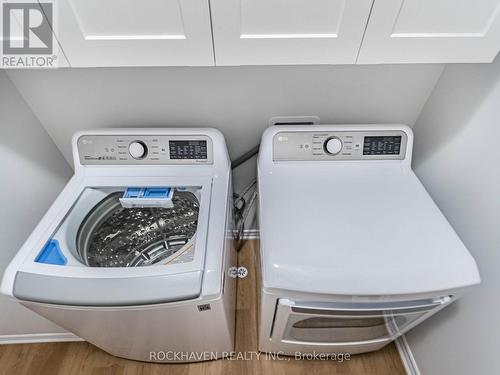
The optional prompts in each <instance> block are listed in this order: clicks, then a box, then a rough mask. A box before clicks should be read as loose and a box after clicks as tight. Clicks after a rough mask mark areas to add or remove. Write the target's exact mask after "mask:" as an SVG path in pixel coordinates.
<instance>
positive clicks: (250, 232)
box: [243, 229, 260, 240]
mask: <svg viewBox="0 0 500 375" xmlns="http://www.w3.org/2000/svg"><path fill="white" fill-rule="evenodd" d="M259 238H260V232H259V230H258V229H245V230H244V231H243V239H244V240H257V239H259Z"/></svg>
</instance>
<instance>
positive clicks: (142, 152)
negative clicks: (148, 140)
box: [128, 141, 148, 159]
mask: <svg viewBox="0 0 500 375" xmlns="http://www.w3.org/2000/svg"><path fill="white" fill-rule="evenodd" d="M128 152H129V154H130V156H132V157H133V158H134V159H142V158H144V157H145V156H146V154H147V153H148V149H147V147H146V145H145V144H144V143H143V142H141V141H134V142H132V143H131V144H129V145H128Z"/></svg>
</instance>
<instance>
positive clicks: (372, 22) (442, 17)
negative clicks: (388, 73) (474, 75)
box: [358, 0, 500, 64]
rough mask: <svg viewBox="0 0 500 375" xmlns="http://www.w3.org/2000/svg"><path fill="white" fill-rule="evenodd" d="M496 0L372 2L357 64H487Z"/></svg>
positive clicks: (499, 4)
mask: <svg viewBox="0 0 500 375" xmlns="http://www.w3.org/2000/svg"><path fill="white" fill-rule="evenodd" d="M499 14H500V0H480V1H477V0H375V2H374V4H373V9H372V12H371V15H370V19H369V21H368V27H367V29H366V32H365V36H364V39H363V44H362V46H361V51H360V53H359V58H358V63H361V64H378V63H413V62H429V63H430V62H444V63H446V62H491V61H492V60H493V59H494V58H495V56H496V54H497V52H498V50H499V48H500V17H499Z"/></svg>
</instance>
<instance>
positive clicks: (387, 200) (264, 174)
mask: <svg viewBox="0 0 500 375" xmlns="http://www.w3.org/2000/svg"><path fill="white" fill-rule="evenodd" d="M377 131H384V132H403V131H404V132H405V133H406V134H407V138H408V144H407V146H408V147H407V149H406V155H404V154H403V155H402V156H401V157H400V158H399V159H395V158H392V159H390V160H383V159H381V156H379V155H376V156H375V157H373V158H371V157H368V156H366V155H364V154H363V153H362V152H363V151H362V150H361V151H359V152H358V153H359V154H361V156H359V157H357V159H355V156H353V155H352V154H353V153H354V152H355V151H352V150H351V149H349V150H348V152H346V153H345V155H344V154H342V153H339V154H338V155H339V156H338V157H337V158H336V157H335V156H330V155H328V154H326V151H323V149H321V148H320V147H318V148H317V149H316V150H315V149H314V147H316V146H315V143H314V142H316V141H315V140H316V139H321V138H320V136H321V137H323V138H324V139H326V140H328V139H331V138H329V137H335V136H338V137H344V139H346V141H345V143H346V144H347V145H349V143H348V142H349V140H350V139H352V138H348V137H353V138H354V139H356V137H357V138H358V139H359V138H360V137H362V136H363V135H365V134H370V137H371V136H372V135H376V132H377ZM342 132H344V133H342ZM346 132H347V133H346ZM357 132H360V133H361V135H358V133H357ZM346 134H347V135H346ZM411 139H412V134H411V130H410V129H409V128H407V127H405V126H392V127H391V126H384V125H373V126H348V125H346V126H327V125H325V126H323V125H322V126H316V127H315V126H310V127H271V128H269V129H268V130H267V131H266V133H265V134H264V136H263V139H262V143H261V153H260V155H259V166H258V172H259V199H260V206H259V210H260V231H261V249H262V264H263V286H264V287H265V288H273V289H284V290H290V291H300V292H306V293H322V294H330V295H332V294H336V295H350V296H353V295H354V296H366V295H368V296H369V295H371V296H385V295H408V294H419V293H430V292H435V291H445V290H452V289H457V288H462V287H466V286H470V285H474V284H477V283H478V282H479V273H478V270H477V266H476V264H475V261H474V259H473V258H472V256H471V255H470V254H469V252H468V250H467V249H466V248H465V246H464V244H463V243H462V241H461V240H460V239H459V237H458V236H457V234H456V233H455V231H454V230H453V228H452V227H451V226H450V224H449V223H448V222H447V220H446V218H445V217H444V216H443V214H442V213H441V212H440V210H439V208H438V207H437V206H436V204H435V203H434V202H433V201H432V199H431V197H430V196H429V194H428V193H427V192H426V190H425V188H424V187H423V186H422V184H421V183H420V181H419V180H418V178H417V177H416V175H415V174H414V172H413V171H412V170H411V168H410V159H411ZM296 140H297V141H296ZM311 140H312V146H311V143H308V142H311ZM273 142H274V144H273ZM358 143H360V144H361V145H362V144H363V141H362V138H361V140H360V141H359V142H354V145H353V147H355V146H356V144H358ZM280 144H284V145H283V146H281V145H280ZM273 146H274V147H281V149H280V150H278V151H281V150H283V149H285V151H286V153H284V152H281V153H279V152H275V153H274V154H273V152H272V149H273ZM311 149H312V153H311V151H309V150H311ZM361 149H362V147H361ZM283 155H284V156H283ZM382 156H383V155H382ZM391 157H392V156H391ZM279 158H281V159H286V160H276V159H279ZM377 158H378V159H377Z"/></svg>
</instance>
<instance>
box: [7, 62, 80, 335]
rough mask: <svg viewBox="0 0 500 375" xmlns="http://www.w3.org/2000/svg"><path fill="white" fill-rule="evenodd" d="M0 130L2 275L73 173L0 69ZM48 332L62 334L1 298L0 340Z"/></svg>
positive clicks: (57, 328) (47, 323)
mask: <svg viewBox="0 0 500 375" xmlns="http://www.w3.org/2000/svg"><path fill="white" fill-rule="evenodd" d="M0 129H1V132H0V176H1V182H0V184H1V188H0V192H1V194H2V208H1V210H0V244H1V245H0V275H2V274H3V270H4V268H5V267H6V266H7V264H8V263H9V261H10V260H11V258H12V257H13V256H14V254H15V253H16V252H17V250H19V248H20V246H21V245H22V244H23V242H24V241H25V240H26V238H27V237H28V235H29V234H30V233H31V231H32V230H33V228H34V227H35V225H36V224H37V223H38V221H39V220H40V218H41V217H42V215H43V214H44V213H45V211H46V210H47V209H48V207H49V206H50V204H51V203H52V202H53V201H54V199H55V197H56V196H57V194H58V193H59V192H60V191H61V189H62V188H63V186H64V184H65V183H66V181H67V179H68V178H69V177H70V175H71V173H72V171H71V168H70V166H69V165H68V163H67V162H66V160H65V159H64V158H63V156H62V154H61V153H60V152H59V150H58V149H57V147H56V145H55V144H54V142H53V141H52V140H51V139H50V137H49V136H48V134H47V133H46V131H45V130H44V129H43V127H42V126H41V124H40V122H39V121H38V120H37V118H36V117H35V116H34V115H33V113H32V112H31V110H30V109H29V107H28V106H27V105H26V103H25V102H24V100H23V99H22V97H21V96H20V95H19V93H18V92H17V90H16V88H15V86H14V85H13V84H12V83H11V82H10V80H9V79H8V77H7V74H5V72H4V71H1V70H0ZM50 332H63V330H62V329H61V328H59V327H57V326H55V325H54V324H52V323H50V322H49V321H47V320H45V319H44V318H41V317H39V316H38V315H36V314H34V313H32V312H31V311H29V310H27V309H25V308H24V307H22V306H21V305H19V304H18V303H16V302H14V301H11V300H9V299H8V298H6V297H4V296H0V336H3V335H13V334H32V333H50ZM1 339H2V337H0V340H1Z"/></svg>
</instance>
